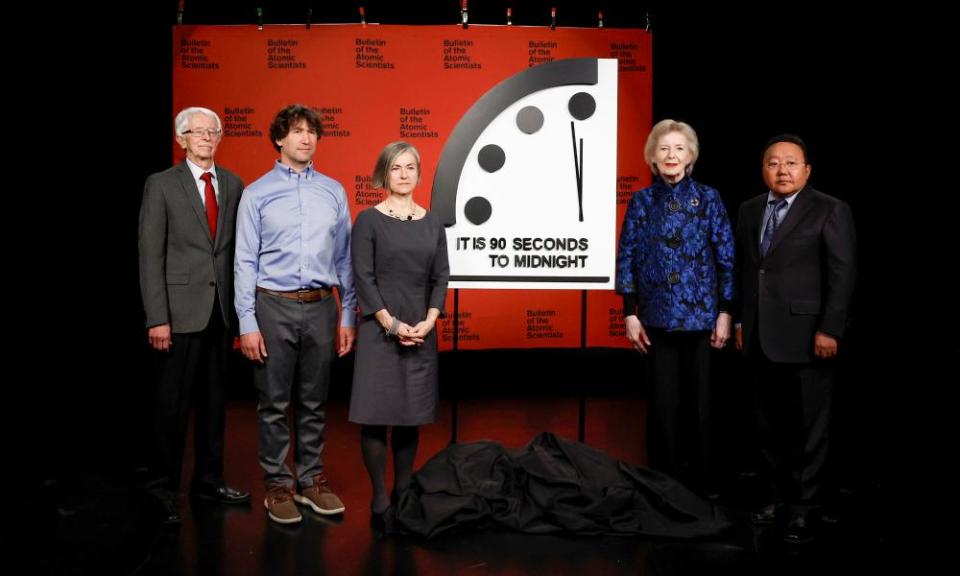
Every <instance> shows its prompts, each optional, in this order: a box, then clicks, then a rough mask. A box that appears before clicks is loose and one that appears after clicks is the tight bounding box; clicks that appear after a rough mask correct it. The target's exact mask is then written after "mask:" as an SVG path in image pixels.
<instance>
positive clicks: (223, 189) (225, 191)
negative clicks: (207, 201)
mask: <svg viewBox="0 0 960 576" xmlns="http://www.w3.org/2000/svg"><path fill="white" fill-rule="evenodd" d="M217 186H219V187H220V203H219V206H220V211H219V212H218V213H217V240H216V242H214V246H217V245H219V244H220V239H221V238H223V236H224V234H225V232H224V226H225V224H224V220H225V219H226V218H227V214H228V210H231V209H232V208H231V206H230V205H231V203H232V202H233V197H232V196H231V195H230V192H229V190H230V184H229V183H228V182H227V177H226V176H224V174H223V170H221V169H220V167H219V166H218V167H217Z"/></svg>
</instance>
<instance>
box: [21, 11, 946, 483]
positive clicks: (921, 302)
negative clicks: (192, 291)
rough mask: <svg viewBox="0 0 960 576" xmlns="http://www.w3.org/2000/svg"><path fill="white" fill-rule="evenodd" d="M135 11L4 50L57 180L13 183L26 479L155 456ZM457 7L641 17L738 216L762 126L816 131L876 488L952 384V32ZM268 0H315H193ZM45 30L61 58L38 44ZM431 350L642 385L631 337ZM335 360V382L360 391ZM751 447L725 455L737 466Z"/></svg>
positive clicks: (27, 124) (858, 450) (474, 18)
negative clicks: (838, 232) (946, 53)
mask: <svg viewBox="0 0 960 576" xmlns="http://www.w3.org/2000/svg"><path fill="white" fill-rule="evenodd" d="M137 4H139V3H123V4H119V5H117V6H110V5H109V4H103V5H97V6H90V7H81V6H78V7H75V8H73V9H72V10H75V11H76V13H73V12H72V11H71V12H70V13H66V12H62V11H58V12H56V13H55V14H53V13H52V14H49V15H46V16H45V17H44V16H41V17H39V19H37V20H36V21H37V22H38V25H37V26H36V27H35V28H36V29H37V30H38V33H37V35H36V37H35V38H34V39H33V40H31V41H29V42H28V43H27V44H25V45H23V46H22V48H24V51H25V52H26V53H27V56H25V57H24V58H22V59H20V60H19V61H18V63H16V64H17V65H18V70H16V71H15V73H16V74H17V76H16V78H17V80H19V81H18V82H17V83H15V85H14V86H13V87H12V89H11V92H17V93H24V92H25V93H26V94H27V95H28V97H29V98H30V99H29V101H28V102H27V103H26V104H24V105H23V106H20V107H16V108H11V109H10V110H9V111H8V113H9V114H10V116H11V120H12V124H13V126H15V127H16V128H15V131H14V135H12V136H11V144H12V146H13V150H14V151H15V153H16V155H15V156H14V157H15V158H17V162H16V164H15V166H16V168H17V169H18V170H23V171H24V173H25V174H26V177H25V179H24V180H23V181H24V182H25V183H27V184H26V185H27V186H29V187H30V188H34V189H35V187H36V185H37V184H38V183H39V182H41V181H42V182H46V183H47V184H46V185H44V186H42V188H43V189H44V190H46V191H47V192H49V194H43V195H37V194H35V193H29V194H27V193H25V192H24V191H23V190H21V191H15V193H14V194H12V196H14V201H13V202H12V203H11V208H10V213H9V214H8V218H10V219H11V220H12V222H11V225H10V229H11V230H24V229H25V230H27V232H26V233H23V235H21V233H19V232H18V237H19V239H20V241H21V242H23V243H25V244H27V245H28V246H30V248H28V249H27V250H17V249H16V248H14V247H13V246H16V245H17V244H19V242H18V243H17V244H11V248H10V250H9V253H10V254H11V255H14V258H13V259H11V260H10V262H11V264H10V266H11V268H14V269H16V270H25V271H27V272H28V275H27V278H28V279H29V280H28V284H31V285H30V286H27V287H25V289H26V290H27V293H26V294H24V295H22V296H21V297H20V298H16V299H14V300H13V301H12V302H11V303H10V304H9V313H10V317H12V318H15V319H16V321H17V322H16V325H17V327H18V332H17V336H18V342H19V343H20V345H18V346H15V347H14V348H13V352H14V356H15V358H14V361H17V362H25V363H26V371H25V373H24V372H22V371H21V374H25V376H20V377H19V378H18V381H19V384H18V385H17V386H14V387H13V388H14V390H15V395H14V399H15V400H19V394H20V390H25V391H26V394H27V396H26V398H25V399H24V400H25V401H26V402H27V404H26V405H27V406H33V407H35V408H36V410H37V411H38V413H39V414H41V418H40V421H39V422H36V423H34V422H32V419H31V420H30V421H31V424H30V425H29V426H27V427H20V428H18V430H17V433H18V434H24V433H25V434H26V436H27V438H28V441H27V442H25V443H19V442H18V443H17V445H18V446H20V445H23V446H25V447H26V454H25V455H24V456H25V457H26V460H20V461H21V462H26V463H27V465H28V468H29V469H30V470H31V471H35V472H38V474H37V475H39V476H42V474H43V473H45V471H47V470H50V469H69V470H75V471H83V470H86V469H92V468H99V469H111V468H124V467H129V466H131V465H137V464H139V463H142V459H143V458H144V457H145V450H144V446H145V439H146V431H147V428H146V426H147V422H148V415H149V392H148V391H149V382H150V381H149V378H148V377H147V371H146V369H147V358H148V355H147V353H146V352H147V350H146V339H145V331H144V328H143V316H142V311H141V306H140V298H139V289H138V276H137V215H138V210H139V205H140V195H141V191H142V186H143V182H144V179H145V178H146V176H147V175H148V174H150V173H152V172H156V171H159V170H162V169H165V168H167V167H168V166H170V164H171V162H172V158H171V145H170V143H171V137H172V126H171V119H172V116H173V113H174V111H173V110H172V109H171V93H172V85H171V76H172V62H171V54H172V48H171V31H170V27H171V26H172V25H173V24H175V22H176V7H177V2H175V1H171V0H168V1H164V2H153V3H143V4H144V6H138V5H137ZM148 4H149V5H148ZM312 4H313V21H314V22H316V23H321V22H356V21H357V16H356V14H357V12H356V7H357V5H358V3H357V2H343V1H327V2H313V3H312ZM470 4H471V10H470V22H471V23H491V24H502V23H504V13H505V7H506V6H507V5H508V4H512V5H513V12H514V15H513V21H514V24H515V25H539V26H543V25H549V21H550V16H549V13H550V6H551V5H556V6H557V7H558V19H557V24H558V25H559V26H595V25H596V11H597V9H598V8H601V9H603V11H604V16H605V18H604V24H605V25H606V26H607V27H641V28H642V27H645V26H646V25H647V22H648V18H649V23H650V26H651V29H652V32H653V34H654V55H653V62H654V64H653V74H654V84H653V87H654V88H653V90H654V100H653V109H654V120H655V121H656V120H660V119H662V118H667V117H670V118H674V119H678V120H683V121H686V122H688V123H690V124H691V125H692V126H693V127H694V128H695V129H696V130H697V132H698V134H699V138H700V145H701V157H700V160H699V161H698V163H697V166H696V170H695V172H694V177H695V178H696V179H697V180H699V181H701V182H704V183H707V184H709V185H712V186H714V187H716V188H717V189H719V190H720V192H721V194H722V196H723V198H724V201H725V202H726V204H727V208H728V211H729V212H730V213H731V219H735V217H736V216H735V215H736V208H737V206H738V205H739V204H740V202H742V201H744V200H746V199H747V198H749V197H751V196H753V195H756V194H759V193H761V192H763V191H764V189H763V184H762V180H761V177H760V154H761V151H762V147H763V144H764V143H765V141H766V140H767V139H768V138H770V137H771V136H773V135H775V134H778V133H782V132H795V133H797V134H799V135H801V136H802V137H803V138H805V139H806V141H807V143H808V146H809V148H810V151H811V155H810V160H811V162H812V163H813V173H812V178H811V183H812V184H813V185H814V186H815V187H817V188H819V189H820V190H822V191H824V192H827V193H829V194H832V195H835V196H838V197H840V198H842V199H844V200H846V201H848V202H849V203H850V204H851V206H852V208H853V213H854V217H855V219H856V224H857V233H858V239H859V244H860V248H859V251H860V253H859V255H860V270H861V273H860V281H859V286H858V291H857V294H856V297H855V302H854V321H853V325H852V327H851V330H850V333H849V337H848V339H847V341H846V342H844V348H845V352H846V354H845V356H846V357H845V358H844V363H845V364H844V373H845V375H846V378H845V380H844V381H843V382H842V383H841V384H840V385H839V386H838V390H837V393H838V406H837V411H836V416H837V418H836V423H837V431H838V437H840V438H843V442H841V450H843V452H844V454H845V458H844V459H843V461H844V464H845V469H846V471H847V472H845V474H846V476H847V477H848V478H850V479H851V480H850V482H851V483H860V484H867V485H871V486H877V485H880V484H882V481H883V478H884V477H885V475H886V474H887V472H886V470H887V468H888V458H889V451H890V450H891V446H892V445H894V444H896V442H897V437H899V436H900V435H901V434H902V433H903V432H905V430H904V428H905V426H904V422H906V421H910V422H912V420H907V419H905V418H904V413H905V412H907V411H908V410H909V406H910V405H912V404H914V403H917V402H921V403H923V404H927V403H930V404H936V403H937V398H938V397H939V395H940V394H941V390H942V389H943V388H944V384H945V383H950V382H953V383H954V384H955V383H956V381H957V370H956V368H955V365H956V361H957V359H958V357H957V349H958V337H957V332H958V329H957V326H958V325H960V322H958V321H957V319H958V315H957V312H956V308H957V302H956V301H957V295H958V294H960V290H957V280H956V279H955V278H956V275H957V269H958V268H960V267H958V265H957V255H956V254H957V247H958V242H957V233H956V231H955V228H956V227H955V226H952V225H951V224H950V218H949V217H950V216H955V215H956V214H958V213H960V212H957V211H956V209H955V206H956V204H955V201H954V200H953V197H954V196H955V195H956V194H957V190H956V188H957V187H956V184H955V178H953V177H952V175H951V174H950V172H951V171H952V164H955V162H954V161H952V160H951V158H950V157H951V155H952V154H953V151H952V148H953V147H954V146H953V144H952V142H951V136H952V128H951V127H950V126H948V125H947V122H948V116H949V115H948V114H945V113H942V112H941V110H940V108H939V104H940V102H938V101H940V100H942V99H944V96H942V95H941V94H943V93H942V92H941V91H940V90H938V88H937V87H935V86H929V85H928V84H927V83H926V80H927V79H928V78H929V76H928V72H927V71H928V70H929V68H930V66H932V62H931V59H932V58H933V57H936V55H937V54H942V50H941V49H942V48H944V46H945V44H946V42H947V40H948V38H947V37H944V36H942V35H940V34H939V33H938V32H937V31H936V30H935V29H933V28H931V27H930V25H931V24H933V25H934V26H935V25H936V23H937V21H938V20H939V19H940V18H938V15H937V14H936V13H929V12H927V13H925V14H924V16H923V18H922V26H921V25H920V24H919V23H918V22H913V21H911V20H909V18H910V15H909V11H879V10H861V9H858V8H851V9H849V10H850V11H849V13H847V12H842V11H839V10H838V9H837V8H836V7H835V6H832V7H829V8H828V7H811V6H807V5H802V4H800V3H794V4H781V5H777V6H763V7H761V8H755V9H750V8H746V7H741V6H737V7H733V6H715V5H714V6H711V7H708V8H704V7H701V6H696V5H693V4H687V3H675V4H666V3H663V4H659V5H650V6H648V7H645V6H642V5H639V4H636V3H633V2H572V1H570V2H541V1H531V2H514V3H507V2H479V1H475V2H471V3H470ZM258 5H259V6H262V7H263V9H264V17H263V20H264V22H265V23H266V24H267V25H269V24H270V23H296V22H303V20H304V17H305V14H306V11H307V7H308V5H310V3H309V2H305V1H300V2H265V1H264V2H255V1H253V0H243V1H232V2H227V1H200V0H187V2H186V4H185V8H186V10H185V14H184V23H186V24H237V25H253V24H255V23H256V21H257V16H256V7H257V6H258ZM365 6H366V14H367V21H368V22H371V23H372V22H380V23H383V24H445V23H449V24H451V25H453V24H454V23H457V22H459V18H460V17H459V2H457V1H453V0H446V1H429V2H408V3H405V4H404V3H399V2H367V3H365ZM905 13H906V15H905ZM918 42H919V43H920V46H918ZM47 45H49V46H47ZM43 46H46V47H47V48H49V47H50V46H53V47H55V48H56V49H55V51H54V53H55V54H56V55H57V56H56V57H54V58H41V57H40V54H41V53H42V52H43V50H42V49H41V47H43ZM31 49H32V50H34V52H33V53H31V52H30V50H31ZM44 50H45V48H44ZM30 54H33V56H30ZM19 64H26V66H24V68H25V69H24V70H22V71H21V70H19ZM947 69H948V68H945V69H940V70H939V71H936V72H935V73H934V74H933V75H932V76H933V77H934V78H936V77H942V76H944V70H947ZM949 74H953V73H952V72H950V73H949ZM949 74H946V75H947V76H949ZM411 81H416V79H415V78H411ZM291 98H292V99H296V96H295V95H291ZM21 136H26V138H23V139H21ZM646 136H647V135H646V133H644V132H642V131H639V130H638V132H637V134H636V138H638V139H645V138H646ZM44 160H47V161H48V162H43V161H44ZM47 164H50V166H46V165H47ZM266 168H267V167H264V170H266ZM321 169H322V166H321ZM51 170H52V172H51ZM30 188H28V189H30ZM50 188H52V190H51V189H50ZM14 207H15V208H14ZM38 216H39V219H38V218H37V217H38ZM13 219H15V220H13ZM38 222H39V224H38ZM38 238H40V239H47V238H53V240H54V241H53V242H49V241H47V240H43V241H41V240H38ZM12 242H16V240H12ZM42 246H47V247H45V248H41V247H42ZM50 246H53V247H50ZM24 255H25V257H24V260H25V261H24V262H20V261H19V258H20V257H23V256H24ZM14 262H17V264H14ZM11 281H15V280H11V279H10V277H9V273H8V282H11ZM934 360H938V361H940V362H941V364H934V363H933V361H934ZM442 361H443V365H442V369H443V372H442V373H441V379H442V384H441V387H442V388H443V389H444V394H445V395H447V396H449V394H450V393H451V392H452V390H453V389H452V388H451V386H453V385H454V384H455V385H456V391H457V392H456V393H457V394H460V395H481V394H523V395H537V394H554V393H557V394H575V395H580V394H584V395H587V396H590V395H593V394H613V395H617V394H623V395H636V394H641V395H642V394H643V387H642V383H641V379H640V373H641V365H640V363H639V361H638V359H637V357H636V356H635V355H634V354H633V353H632V352H630V351H625V350H616V351H611V350H587V351H576V352H570V351H564V350H558V351H553V350H542V351H484V352H472V353H459V354H456V355H454V354H447V355H444V357H443V360H442ZM345 364H346V363H341V365H340V366H338V369H337V374H336V382H335V385H334V388H333V392H332V393H333V395H334V397H339V398H343V397H346V395H347V394H348V392H349V367H348V366H346V365H345ZM941 365H942V366H943V368H944V369H940V366H941ZM718 368H719V372H718V386H720V387H721V389H723V390H726V391H727V396H726V397H725V398H724V399H723V400H722V403H723V405H724V407H725V409H727V410H728V412H730V411H733V412H732V414H736V411H737V410H742V409H744V408H745V407H744V406H742V405H741V404H740V400H741V399H740V398H739V397H738V395H737V392H736V391H737V389H738V386H740V385H741V378H740V373H739V362H738V359H737V358H736V355H735V354H734V353H733V352H732V351H730V350H727V351H725V352H724V354H723V355H722V357H721V361H720V362H719V363H718ZM944 370H946V371H944ZM518 384H519V385H518ZM233 385H234V388H233V389H232V390H231V396H232V397H234V398H249V399H252V398H253V397H254V395H253V391H252V385H251V383H250V382H249V380H248V379H247V378H246V377H245V372H244V367H243V364H242V363H238V366H237V378H236V379H235V381H234V383H233ZM13 405H14V406H20V404H18V403H16V402H15V403H14V404H13ZM910 427H912V425H910ZM739 433H742V430H741V431H739V432H738V431H737V430H731V431H730V434H729V435H730V437H731V438H737V437H738V436H737V434H739ZM18 438H19V436H18ZM32 440H36V441H38V443H34V442H32ZM588 440H589V439H588ZM740 449H741V448H740V447H738V446H733V447H732V448H731V451H732V452H733V454H732V456H731V460H732V461H735V462H739V459H738V456H737V454H736V452H737V451H738V450H740ZM897 453H898V458H899V457H900V456H899V455H903V454H905V453H904V452H900V451H897Z"/></svg>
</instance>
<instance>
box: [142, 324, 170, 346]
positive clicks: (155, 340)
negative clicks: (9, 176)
mask: <svg viewBox="0 0 960 576" xmlns="http://www.w3.org/2000/svg"><path fill="white" fill-rule="evenodd" d="M147 340H149V341H150V345H151V346H153V348H154V349H155V350H159V351H161V352H167V351H169V350H170V343H171V338H170V325H169V324H159V325H157V326H151V327H150V329H149V330H147Z"/></svg>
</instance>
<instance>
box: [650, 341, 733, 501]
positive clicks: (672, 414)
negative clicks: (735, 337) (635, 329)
mask: <svg viewBox="0 0 960 576" xmlns="http://www.w3.org/2000/svg"><path fill="white" fill-rule="evenodd" d="M647 335H648V336H649V337H650V341H651V342H652V343H653V345H652V346H651V348H650V352H649V356H648V359H647V382H648V386H649V390H650V395H649V397H650V401H649V404H648V406H649V408H648V411H647V453H648V461H649V464H650V467H651V468H654V469H656V470H660V471H662V472H666V473H667V474H670V475H671V476H673V477H674V478H677V479H679V480H681V481H682V482H684V483H685V484H688V485H694V486H698V487H702V486H704V485H708V484H712V483H713V482H714V481H715V480H716V475H717V473H718V466H717V462H716V460H717V450H716V447H715V445H714V433H713V432H714V430H713V415H712V409H711V393H710V333H709V332H707V331H683V332H677V331H674V332H668V331H666V330H662V329H659V328H647Z"/></svg>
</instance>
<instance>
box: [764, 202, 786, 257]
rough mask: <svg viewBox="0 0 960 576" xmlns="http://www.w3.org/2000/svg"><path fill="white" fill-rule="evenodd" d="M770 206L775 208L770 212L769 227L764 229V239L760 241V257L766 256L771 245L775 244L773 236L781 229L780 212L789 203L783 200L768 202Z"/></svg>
mask: <svg viewBox="0 0 960 576" xmlns="http://www.w3.org/2000/svg"><path fill="white" fill-rule="evenodd" d="M767 204H769V205H770V206H772V207H773V209H772V211H771V212H770V218H768V219H767V225H766V226H765V227H764V228H763V237H762V238H761V239H760V255H761V256H766V255H767V250H769V249H770V243H771V242H773V235H774V234H776V232H777V228H779V227H780V210H781V209H782V208H783V207H784V206H786V205H787V201H786V200H784V199H783V198H780V199H779V200H771V201H769V202H767Z"/></svg>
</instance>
